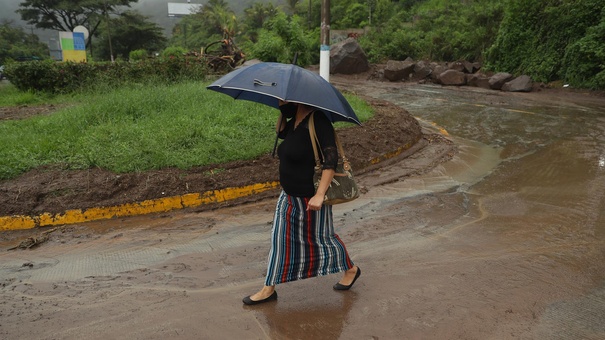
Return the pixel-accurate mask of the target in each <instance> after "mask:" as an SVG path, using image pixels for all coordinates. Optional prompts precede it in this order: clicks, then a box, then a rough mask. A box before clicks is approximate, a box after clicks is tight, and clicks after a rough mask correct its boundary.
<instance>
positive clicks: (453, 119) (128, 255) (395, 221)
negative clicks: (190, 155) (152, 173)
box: [0, 81, 605, 339]
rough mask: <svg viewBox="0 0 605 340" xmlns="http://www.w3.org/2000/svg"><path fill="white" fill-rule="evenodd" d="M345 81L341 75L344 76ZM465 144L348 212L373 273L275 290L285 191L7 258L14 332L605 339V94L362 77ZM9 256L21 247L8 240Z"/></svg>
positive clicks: (358, 248)
mask: <svg viewBox="0 0 605 340" xmlns="http://www.w3.org/2000/svg"><path fill="white" fill-rule="evenodd" d="M337 85H338V84H337ZM340 85H341V86H346V87H347V89H348V90H351V91H358V92H362V93H364V94H366V95H369V96H372V97H376V98H380V99H386V100H389V101H391V102H394V103H396V104H398V105H401V106H402V107H404V108H405V109H407V110H408V111H409V112H411V113H412V114H413V115H414V116H415V117H417V118H418V120H419V121H421V122H422V124H423V126H424V128H425V129H427V130H428V131H433V132H434V131H437V132H440V133H442V134H444V135H447V136H448V138H449V139H450V140H452V141H453V142H454V143H455V144H456V145H457V147H458V153H457V154H456V156H455V157H454V158H453V159H452V160H451V161H449V162H446V163H442V164H439V165H437V166H436V167H434V168H433V170H432V171H430V172H428V173H425V174H422V175H417V174H416V175H415V174H414V173H415V172H414V169H419V168H422V167H426V166H427V164H428V163H430V162H431V161H432V160H434V159H437V158H439V154H441V153H443V152H447V148H443V147H441V148H440V147H438V146H428V147H426V148H425V149H423V150H421V151H419V152H417V153H415V154H413V155H412V156H410V157H409V158H406V159H404V160H402V161H400V162H398V163H396V164H393V165H391V166H388V167H385V168H383V169H381V170H380V171H375V172H372V173H368V174H365V175H364V176H362V177H361V178H359V180H360V182H361V184H362V185H363V186H364V187H366V188H367V189H368V191H367V193H365V194H364V195H362V197H361V198H360V199H358V200H356V201H354V202H351V203H348V204H345V205H341V206H337V207H335V210H334V214H335V215H334V217H335V222H336V223H337V232H338V233H339V235H340V236H341V238H342V239H343V240H344V241H345V243H346V244H347V247H348V249H349V252H350V255H351V257H352V258H353V260H354V261H355V262H356V264H358V265H359V266H360V267H361V268H362V269H363V274H362V276H361V277H360V278H359V280H358V281H357V283H356V284H355V287H354V288H353V289H352V290H351V291H348V292H335V291H333V290H332V285H333V284H334V283H335V282H336V281H338V279H339V276H338V275H334V276H326V277H319V278H315V279H309V280H303V281H299V282H293V283H288V284H284V285H279V286H278V287H277V290H278V291H279V300H278V301H277V302H276V303H268V304H264V305H259V306H253V307H246V306H243V305H242V303H241V299H242V298H243V297H244V296H246V295H249V294H251V293H253V292H255V291H256V290H257V289H258V288H259V287H260V285H262V282H263V275H264V272H265V266H266V258H267V253H268V249H269V237H270V228H271V226H270V223H271V220H272V213H273V207H274V201H273V200H268V201H262V202H258V203H255V204H249V205H244V206H240V207H233V208H228V209H221V210H217V211H208V212H201V213H191V212H185V211H181V212H176V213H170V214H164V215H158V216H151V217H150V216H146V217H136V218H128V219H121V220H112V221H106V222H97V223H90V224H86V225H78V226H69V227H64V228H63V229H61V230H57V231H55V232H54V233H53V235H54V236H53V237H54V239H53V242H49V243H45V244H43V245H42V246H40V247H38V248H34V249H32V250H18V251H8V252H7V251H3V252H2V253H0V296H1V302H0V338H6V339H16V338H20V339H34V338H36V339H81V338H89V339H107V338H112V339H166V338H182V339H603V338H605V322H603V320H604V319H605V213H604V212H605V100H603V98H594V97H583V95H582V94H577V95H562V96H558V95H555V96H548V95H545V94H540V93H538V94H536V93H530V94H510V93H509V94H503V93H500V92H495V91H486V90H479V89H474V88H471V89H469V88H463V89H461V88H442V87H438V86H429V85H413V86H410V85H405V84H399V85H395V84H385V83H373V82H363V81H360V82H359V83H355V82H350V81H348V82H347V83H346V84H340ZM1 246H2V247H3V248H2V249H6V247H7V246H8V244H6V243H3V244H2V245H1Z"/></svg>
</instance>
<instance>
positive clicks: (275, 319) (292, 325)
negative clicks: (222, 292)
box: [244, 289, 357, 340]
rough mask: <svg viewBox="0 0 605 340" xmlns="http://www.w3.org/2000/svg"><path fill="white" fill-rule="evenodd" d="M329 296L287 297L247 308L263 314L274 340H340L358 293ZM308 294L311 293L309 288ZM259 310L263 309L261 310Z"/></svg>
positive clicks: (332, 293) (339, 293) (332, 294)
mask: <svg viewBox="0 0 605 340" xmlns="http://www.w3.org/2000/svg"><path fill="white" fill-rule="evenodd" d="M329 293H330V294H329V295H326V296H317V295H315V296H313V295H309V296H306V297H302V296H301V298H296V297H292V296H288V297H287V299H288V301H286V299H284V298H281V300H283V301H280V300H278V301H277V302H276V303H268V304H264V305H259V306H254V307H248V306H244V308H246V309H254V310H256V311H258V312H260V313H262V314H263V315H264V319H265V322H266V326H267V328H268V329H269V331H268V334H269V337H270V338H271V339H289V340H296V339H338V338H340V336H341V333H342V331H343V329H344V325H345V324H346V320H347V317H348V314H349V312H350V311H351V308H352V307H353V305H354V303H355V301H356V300H357V293H355V292H354V291H348V292H343V293H341V292H329ZM305 294H309V292H308V289H307V291H306V292H305ZM259 307H260V308H259Z"/></svg>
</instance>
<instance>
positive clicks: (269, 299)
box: [243, 291, 277, 306]
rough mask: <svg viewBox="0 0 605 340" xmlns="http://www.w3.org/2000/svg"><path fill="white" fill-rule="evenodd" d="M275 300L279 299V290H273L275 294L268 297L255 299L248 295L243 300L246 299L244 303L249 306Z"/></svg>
mask: <svg viewBox="0 0 605 340" xmlns="http://www.w3.org/2000/svg"><path fill="white" fill-rule="evenodd" d="M273 300H277V291H273V294H271V295H269V297H268V298H264V299H262V300H258V301H254V300H252V299H251V298H250V296H246V297H245V298H244V300H243V301H244V304H246V305H248V306H252V305H258V304H259V303H265V302H269V301H273Z"/></svg>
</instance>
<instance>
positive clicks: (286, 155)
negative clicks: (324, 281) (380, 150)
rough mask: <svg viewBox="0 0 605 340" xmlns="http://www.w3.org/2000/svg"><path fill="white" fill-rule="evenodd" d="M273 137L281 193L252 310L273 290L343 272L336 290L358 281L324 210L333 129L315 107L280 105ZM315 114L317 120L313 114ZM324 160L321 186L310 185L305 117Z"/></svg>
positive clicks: (334, 156) (334, 154)
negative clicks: (262, 278)
mask: <svg viewBox="0 0 605 340" xmlns="http://www.w3.org/2000/svg"><path fill="white" fill-rule="evenodd" d="M280 111H281V116H280V119H279V120H278V122H280V123H278V125H277V131H278V134H279V137H280V138H282V139H283V141H282V143H281V144H280V145H279V148H278V156H279V161H280V164H279V180H280V184H281V186H282V192H281V194H280V196H279V198H278V200H277V205H276V209H275V215H274V219H273V230H272V232H271V250H270V252H269V259H268V266H267V276H266V278H265V285H264V286H263V288H262V289H261V290H260V291H258V292H257V293H255V294H253V295H250V296H247V297H245V298H244V300H243V302H244V303H245V304H247V305H256V304H259V303H264V302H268V301H273V300H276V299H277V292H276V291H275V285H277V284H280V283H285V282H290V281H295V280H301V279H306V278H310V277H315V276H320V275H327V274H334V273H339V272H344V274H343V276H342V278H341V279H340V281H339V282H337V283H336V284H335V285H334V287H333V288H334V289H335V290H348V289H350V288H351V287H352V286H353V284H354V283H355V281H356V280H357V279H358V278H359V276H360V275H361V269H359V267H357V266H355V265H354V264H353V261H351V259H350V257H349V254H348V252H347V249H346V247H345V245H344V243H343V242H342V240H341V239H340V238H339V237H338V235H336V234H335V233H334V224H333V219H332V206H330V205H324V204H323V200H324V195H325V192H326V190H327V189H328V187H329V185H330V182H331V181H332V178H333V177H334V169H336V165H337V162H338V151H337V148H336V142H335V137H334V128H333V127H332V123H331V122H330V120H329V119H328V118H327V117H326V115H325V114H323V112H321V111H319V110H317V109H315V108H314V107H311V106H308V105H304V104H297V103H289V102H283V101H280ZM315 113H316V114H315ZM311 115H314V121H315V122H314V124H315V131H316V135H317V138H318V140H319V145H320V146H321V151H322V152H321V153H322V155H323V163H322V176H321V182H320V184H319V187H318V188H317V191H316V190H315V187H314V185H313V174H314V171H315V170H314V168H315V156H314V152H313V147H312V145H311V138H310V136H309V127H308V124H309V117H310V116H311Z"/></svg>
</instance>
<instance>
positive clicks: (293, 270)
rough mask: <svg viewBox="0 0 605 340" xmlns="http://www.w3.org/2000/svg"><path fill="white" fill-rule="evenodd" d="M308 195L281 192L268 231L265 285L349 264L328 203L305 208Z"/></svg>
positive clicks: (293, 279)
mask: <svg viewBox="0 0 605 340" xmlns="http://www.w3.org/2000/svg"><path fill="white" fill-rule="evenodd" d="M308 202H309V198H303V197H294V196H290V195H288V194H286V193H285V192H283V191H282V192H281V194H280V196H279V198H278V200H277V207H276V209H275V217H274V219H273V230H272V232H271V251H270V252H269V260H268V262H269V263H268V268H267V278H266V279H265V285H267V286H273V285H275V284H279V283H284V282H289V281H295V280H300V279H306V278H309V277H315V276H320V275H327V274H333V273H338V272H342V271H345V270H348V269H350V268H352V267H353V261H351V259H350V258H349V254H348V253H347V249H346V248H345V245H344V243H343V242H342V241H341V240H340V238H339V237H338V235H336V234H335V233H334V224H333V222H332V206H330V205H323V206H322V208H321V210H319V211H306V209H307V204H308Z"/></svg>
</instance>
